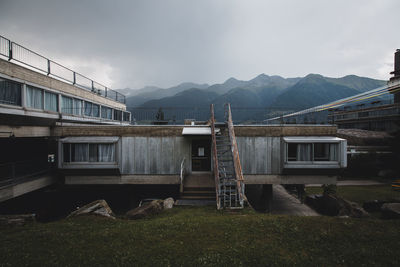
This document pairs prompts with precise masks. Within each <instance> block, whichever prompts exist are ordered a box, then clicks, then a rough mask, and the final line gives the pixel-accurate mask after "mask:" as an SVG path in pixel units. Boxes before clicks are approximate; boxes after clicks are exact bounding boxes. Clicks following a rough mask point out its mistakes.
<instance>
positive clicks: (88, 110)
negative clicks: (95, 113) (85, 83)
mask: <svg viewBox="0 0 400 267" xmlns="http://www.w3.org/2000/svg"><path fill="white" fill-rule="evenodd" d="M85 116H92V103H90V102H86V101H85Z"/></svg>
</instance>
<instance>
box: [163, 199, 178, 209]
mask: <svg viewBox="0 0 400 267" xmlns="http://www.w3.org/2000/svg"><path fill="white" fill-rule="evenodd" d="M174 203H175V201H174V199H173V198H172V197H169V198H167V199H164V202H163V207H164V209H172V208H173V207H174Z"/></svg>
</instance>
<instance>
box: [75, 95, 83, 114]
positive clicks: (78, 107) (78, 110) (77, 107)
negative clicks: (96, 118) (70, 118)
mask: <svg viewBox="0 0 400 267" xmlns="http://www.w3.org/2000/svg"><path fill="white" fill-rule="evenodd" d="M74 114H75V115H82V100H79V99H74Z"/></svg>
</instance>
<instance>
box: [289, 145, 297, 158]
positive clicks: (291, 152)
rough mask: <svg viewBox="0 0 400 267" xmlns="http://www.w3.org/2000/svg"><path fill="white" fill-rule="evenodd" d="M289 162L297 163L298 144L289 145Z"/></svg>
mask: <svg viewBox="0 0 400 267" xmlns="http://www.w3.org/2000/svg"><path fill="white" fill-rule="evenodd" d="M287 145H288V158H287V160H288V161H296V156H297V144H293V143H288V144H287Z"/></svg>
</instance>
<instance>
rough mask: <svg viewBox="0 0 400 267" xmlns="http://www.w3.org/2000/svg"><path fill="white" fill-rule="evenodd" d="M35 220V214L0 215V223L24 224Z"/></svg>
mask: <svg viewBox="0 0 400 267" xmlns="http://www.w3.org/2000/svg"><path fill="white" fill-rule="evenodd" d="M35 221H36V214H18V215H0V225H25V224H26V223H31V222H35Z"/></svg>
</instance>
